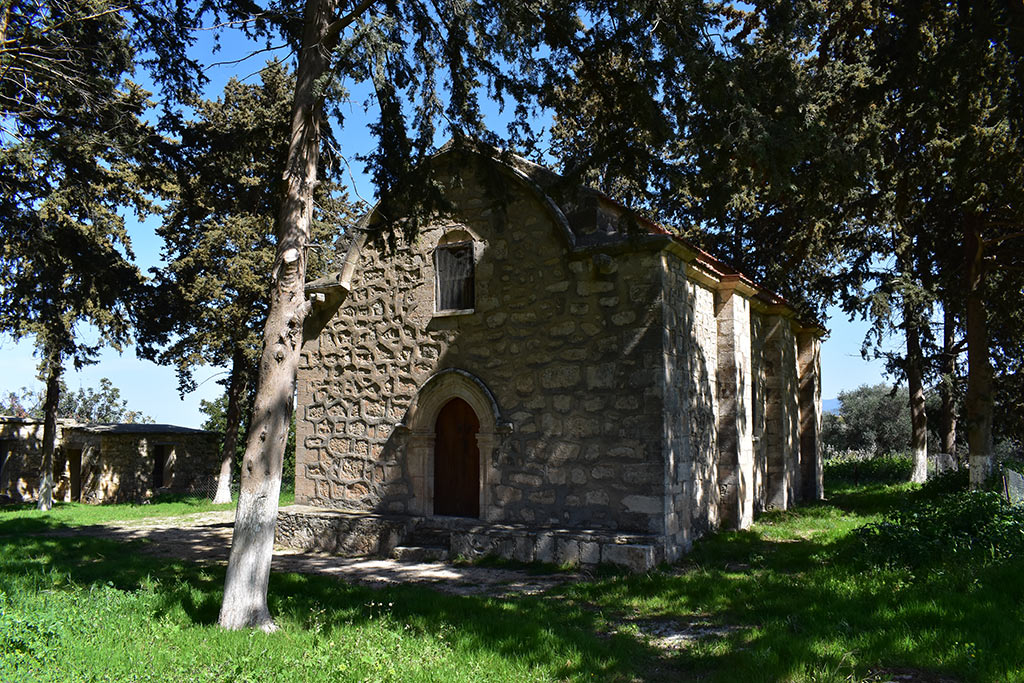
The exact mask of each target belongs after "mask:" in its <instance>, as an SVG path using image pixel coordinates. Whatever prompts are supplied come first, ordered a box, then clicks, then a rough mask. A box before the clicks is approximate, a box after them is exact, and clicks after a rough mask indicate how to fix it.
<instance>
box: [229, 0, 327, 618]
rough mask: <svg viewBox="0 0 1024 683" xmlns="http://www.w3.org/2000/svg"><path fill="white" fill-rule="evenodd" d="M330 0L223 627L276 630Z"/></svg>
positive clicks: (308, 28) (279, 266)
mask: <svg viewBox="0 0 1024 683" xmlns="http://www.w3.org/2000/svg"><path fill="white" fill-rule="evenodd" d="M333 9H334V2H333V0H309V2H308V3H307V5H306V13H305V26H304V29H303V36H302V46H303V47H302V51H301V52H300V55H299V67H298V73H297V74H296V83H295V102H294V104H293V106H292V134H291V141H290V145H289V150H288V165H287V167H286V169H285V174H284V180H285V184H286V189H285V196H284V199H283V201H282V205H281V210H280V213H279V214H278V220H277V240H278V244H277V255H276V258H275V262H274V273H273V280H274V281H273V290H272V292H271V297H270V308H269V311H268V313H267V322H266V326H265V328H264V335H263V354H262V357H261V358H260V376H259V381H258V384H257V390H256V399H255V402H254V405H253V415H252V421H251V424H250V426H249V437H248V440H247V443H246V447H245V455H244V457H243V459H242V473H241V475H242V486H241V491H240V493H239V496H238V508H237V511H236V513H235V528H234V534H233V536H232V539H231V555H230V558H229V560H228V569H227V576H226V578H225V581H224V602H223V604H222V605H221V610H220V619H219V623H220V625H221V626H222V627H224V628H229V629H239V628H247V627H259V628H261V629H263V630H264V631H273V630H275V629H276V626H275V624H274V621H273V618H272V617H271V616H270V611H269V610H268V609H267V584H268V582H269V580H270V561H271V557H272V555H273V549H274V528H275V526H276V523H277V508H278V498H279V496H280V492H281V467H282V463H283V460H284V450H285V444H286V442H287V440H288V424H289V421H290V419H291V413H292V401H293V396H294V391H295V373H296V369H297V368H298V362H299V352H300V350H301V347H302V329H303V321H304V318H305V316H306V314H307V313H308V310H309V303H308V302H307V301H306V298H305V295H304V285H305V274H306V255H305V247H306V243H307V242H308V239H309V225H310V219H311V213H312V209H313V189H314V186H315V184H316V177H317V161H318V154H319V148H320V118H321V111H320V109H321V103H320V101H319V98H318V96H317V94H316V92H317V90H319V89H320V88H319V87H318V85H319V84H318V81H319V79H320V78H321V77H322V76H323V75H324V73H325V72H326V70H327V67H328V56H329V50H330V46H329V45H326V44H325V40H324V38H325V37H326V36H327V35H328V27H329V25H330V20H331V15H332V12H333Z"/></svg>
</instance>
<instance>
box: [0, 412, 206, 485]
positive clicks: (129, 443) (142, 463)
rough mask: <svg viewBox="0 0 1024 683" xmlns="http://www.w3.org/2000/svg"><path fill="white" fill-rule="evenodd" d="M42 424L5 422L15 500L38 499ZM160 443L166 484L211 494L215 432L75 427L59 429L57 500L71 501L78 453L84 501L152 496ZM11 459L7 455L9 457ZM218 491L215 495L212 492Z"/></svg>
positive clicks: (5, 452) (0, 436) (0, 476)
mask: <svg viewBox="0 0 1024 683" xmlns="http://www.w3.org/2000/svg"><path fill="white" fill-rule="evenodd" d="M42 436H43V426H42V423H35V422H28V423H25V422H21V423H17V422H3V421H0V449H2V451H0V458H3V461H4V464H3V469H2V472H0V487H2V489H0V494H3V495H7V496H9V497H10V498H12V499H14V500H31V499H34V498H36V496H37V495H38V487H39V476H40V467H41V466H42ZM157 444H163V445H166V447H167V454H168V467H167V468H166V469H165V476H166V478H165V485H166V486H167V487H168V488H170V489H172V490H175V491H182V492H184V491H191V490H199V491H202V492H205V491H206V489H207V488H210V487H209V486H206V485H205V484H206V483H207V481H210V482H212V481H215V479H216V475H217V469H218V466H219V461H218V457H217V452H216V438H215V436H214V435H213V434H202V433H196V434H137V433H136V434H103V433H93V432H89V431H86V430H84V429H78V428H75V427H74V426H67V425H64V426H62V425H60V424H58V427H57V438H56V450H55V452H54V496H53V497H54V500H56V501H68V500H71V464H70V462H69V455H70V453H71V452H72V451H81V474H80V482H81V484H80V485H81V492H80V495H81V498H80V499H81V500H82V501H85V502H111V501H113V502H123V501H133V500H141V499H144V498H147V497H149V496H152V495H153V493H154V487H153V465H154V456H155V451H154V447H155V446H156V445H157ZM4 456H6V457H4ZM212 490H213V489H212V488H211V489H210V492H211V493H212Z"/></svg>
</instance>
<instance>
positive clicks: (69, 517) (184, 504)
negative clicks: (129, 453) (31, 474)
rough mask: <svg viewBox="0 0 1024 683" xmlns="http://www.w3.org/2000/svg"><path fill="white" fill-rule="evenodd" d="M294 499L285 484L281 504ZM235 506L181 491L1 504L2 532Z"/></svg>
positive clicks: (130, 519)
mask: <svg viewBox="0 0 1024 683" xmlns="http://www.w3.org/2000/svg"><path fill="white" fill-rule="evenodd" d="M236 501H237V496H236ZM294 503H295V488H294V486H288V485H286V486H283V487H282V488H281V498H280V502H279V505H280V506H281V507H284V506H286V505H292V504H294ZM234 506H235V502H231V503H223V504H220V505H214V504H213V503H212V502H211V501H210V499H209V498H202V497H198V496H189V495H181V494H165V495H161V496H158V497H157V498H155V499H153V500H152V501H150V502H146V503H142V504H136V503H119V504H104V505H89V504H87V503H54V505H53V509H52V510H50V511H49V512H41V511H39V510H37V509H36V506H35V503H21V504H15V505H7V506H4V507H0V535H3V534H25V533H39V532H42V531H47V530H53V529H63V528H68V527H76V526H90V525H93V524H108V523H111V522H130V521H135V520H141V519H147V518H156V517H180V516H182V515H190V514H194V513H199V512H212V511H215V510H230V509H232V508H233V507H234Z"/></svg>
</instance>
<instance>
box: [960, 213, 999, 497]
mask: <svg viewBox="0 0 1024 683" xmlns="http://www.w3.org/2000/svg"><path fill="white" fill-rule="evenodd" d="M965 233H966V234H965V240H964V247H965V249H964V254H965V257H966V263H965V266H966V267H965V269H964V272H965V274H966V276H967V283H966V284H967V311H966V313H967V315H966V319H965V323H964V327H965V328H966V336H967V399H966V401H965V403H966V406H965V407H966V412H967V446H968V451H969V453H970V458H969V461H968V462H969V466H970V472H971V475H970V477H971V488H972V489H974V490H978V489H982V488H984V487H985V485H986V484H987V483H988V481H989V479H990V478H991V477H992V473H993V472H994V471H995V454H994V453H993V451H992V410H993V406H994V403H995V402H994V399H993V382H992V362H991V361H990V359H989V351H988V343H989V339H988V321H987V320H986V315H987V311H986V310H985V291H984V290H985V262H984V256H985V253H984V245H983V244H982V242H981V236H980V235H979V234H978V233H979V231H978V227H977V223H976V222H975V221H974V220H968V221H966V223H965Z"/></svg>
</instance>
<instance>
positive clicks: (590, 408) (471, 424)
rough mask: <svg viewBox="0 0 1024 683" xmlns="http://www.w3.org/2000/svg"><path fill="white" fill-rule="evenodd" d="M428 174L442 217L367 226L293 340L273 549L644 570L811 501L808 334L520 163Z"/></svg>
mask: <svg viewBox="0 0 1024 683" xmlns="http://www.w3.org/2000/svg"><path fill="white" fill-rule="evenodd" d="M432 169H433V171H434V174H435V178H436V179H437V181H438V182H439V183H440V185H441V187H442V188H443V192H444V196H445V198H446V199H447V200H448V201H450V202H451V206H452V210H451V213H450V214H449V215H447V216H445V217H443V218H437V219H436V220H434V221H432V222H430V223H429V224H428V225H426V226H425V227H423V228H421V230H420V231H419V233H418V236H417V237H416V239H415V240H413V241H412V242H406V241H402V240H399V242H398V244H397V245H395V246H393V247H389V246H386V245H385V244H384V242H383V241H382V240H378V239H375V233H374V230H375V226H376V222H375V221H376V219H375V217H374V215H373V214H371V215H370V216H369V217H368V218H367V219H366V220H365V221H364V224H363V225H364V226H366V232H365V233H362V234H359V235H357V236H356V238H355V239H354V241H353V243H352V245H351V247H350V248H349V251H348V253H347V256H346V259H345V267H344V269H343V271H342V272H341V274H340V275H339V277H338V280H339V283H340V285H341V286H343V287H344V288H345V289H347V290H348V294H347V298H346V299H345V300H344V302H343V303H342V304H341V307H340V309H339V310H338V312H337V314H336V315H335V316H334V318H333V319H332V320H331V321H330V322H329V323H328V324H327V326H326V327H325V329H324V330H323V332H322V333H320V335H319V336H318V337H317V338H315V339H312V340H310V341H308V342H307V343H306V344H305V346H304V347H303V352H302V362H301V366H300V370H299V376H298V388H297V391H298V400H297V406H298V407H297V411H298V412H297V417H296V425H297V453H296V502H297V503H298V504H300V505H301V506H305V507H299V508H296V509H293V510H284V511H283V512H282V517H281V522H280V525H279V541H280V542H284V543H286V544H291V545H295V546H299V547H306V548H321V549H328V550H335V551H341V552H353V553H355V552H362V553H365V552H377V553H385V552H391V551H392V550H393V549H394V547H395V546H399V551H401V547H402V546H408V545H415V544H419V543H424V544H433V543H438V544H444V545H446V546H447V547H449V548H450V551H451V552H452V553H453V554H460V555H465V556H469V557H473V556H478V555H482V554H497V555H502V556H505V557H511V558H515V559H519V560H527V561H531V560H542V561H554V562H583V563H593V562H612V563H617V564H624V565H628V566H630V567H633V568H635V569H644V568H647V567H650V566H653V565H654V564H656V563H658V562H662V561H672V560H675V559H677V558H678V557H680V556H681V555H682V554H683V553H685V552H686V551H687V550H688V549H689V548H690V546H691V544H692V542H693V540H694V539H696V538H698V537H699V536H701V535H702V534H705V533H707V532H708V531H710V530H713V529H716V528H719V527H721V526H723V525H724V526H729V527H738V528H745V527H747V526H749V525H750V524H751V522H752V520H753V518H754V515H755V514H756V513H758V512H760V511H763V510H767V509H786V508H789V507H791V506H792V505H794V504H795V503H796V502H797V501H800V500H813V499H817V498H821V497H822V495H823V490H822V461H821V447H820V443H819V432H820V425H821V395H820V388H821V383H820V362H819V350H820V339H821V337H822V335H823V333H824V330H823V329H821V327H820V326H818V325H816V324H813V323H810V324H809V323H806V322H803V321H801V320H800V319H799V318H798V316H797V314H796V312H795V311H794V310H793V309H792V308H791V307H790V306H789V305H788V304H787V303H786V302H785V301H784V300H782V299H781V298H780V297H778V296H777V295H775V294H773V293H772V292H770V291H767V290H765V289H764V288H762V287H760V286H758V285H757V284H756V283H755V282H752V281H751V280H750V279H748V278H747V277H745V276H744V275H743V274H741V273H738V272H736V271H735V270H733V269H731V268H729V267H728V266H726V265H725V264H724V263H722V262H720V261H718V260H716V259H715V258H713V257H712V256H710V255H709V254H707V253H705V252H703V251H701V250H699V249H697V248H695V247H693V246H692V245H690V244H688V243H687V242H685V241H684V240H681V239H679V238H677V237H675V236H673V235H672V234H670V233H669V232H668V231H667V230H665V229H664V228H662V227H661V226H659V225H657V224H654V223H652V222H650V221H648V220H645V219H644V218H642V217H641V216H639V215H637V214H635V213H633V212H631V211H629V210H627V209H626V208H624V207H622V206H621V205H619V204H617V203H616V202H614V201H612V200H611V199H609V198H608V197H606V196H604V195H602V194H601V193H599V192H596V191H593V190H589V189H586V188H579V187H573V188H569V189H566V188H565V187H564V183H563V182H562V181H561V179H560V178H559V177H558V176H557V175H555V174H553V173H551V172H550V171H548V170H546V169H544V168H542V167H539V166H536V165H534V164H531V163H529V162H526V161H525V160H522V159H519V158H516V157H503V158H501V159H500V160H499V159H496V158H493V157H492V156H490V155H487V154H482V153H479V152H476V151H465V150H454V149H453V150H448V151H444V152H442V153H441V154H439V155H438V156H437V157H435V158H434V160H433V162H432ZM308 291H310V292H311V296H312V297H316V296H317V294H316V291H317V290H316V288H308ZM368 520H376V522H375V523H370V522H368ZM439 538H441V540H440V541H438V540H437V539H439ZM423 539H433V540H423Z"/></svg>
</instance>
